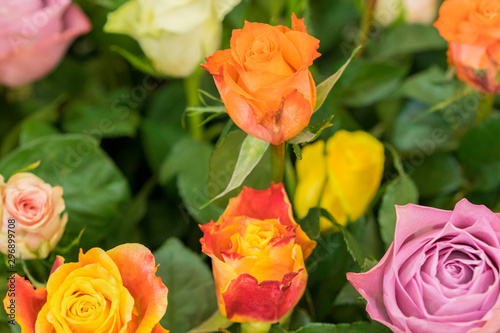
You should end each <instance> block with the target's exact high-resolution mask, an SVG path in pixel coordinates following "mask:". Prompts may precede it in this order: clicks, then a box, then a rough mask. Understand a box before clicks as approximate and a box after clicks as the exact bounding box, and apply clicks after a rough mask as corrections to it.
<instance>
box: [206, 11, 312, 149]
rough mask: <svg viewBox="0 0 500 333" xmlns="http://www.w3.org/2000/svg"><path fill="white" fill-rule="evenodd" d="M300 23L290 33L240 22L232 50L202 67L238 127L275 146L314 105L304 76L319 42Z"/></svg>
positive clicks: (281, 28)
mask: <svg viewBox="0 0 500 333" xmlns="http://www.w3.org/2000/svg"><path fill="white" fill-rule="evenodd" d="M303 21H304V20H303V19H300V20H299V19H297V18H296V17H295V14H294V15H292V29H290V28H288V27H285V26H281V25H280V26H276V27H273V26H270V25H267V24H262V23H251V22H245V26H244V27H243V29H241V30H234V31H233V34H232V37H231V48H230V49H227V50H222V51H217V52H215V53H214V55H212V56H210V57H208V58H207V63H206V64H205V65H203V66H202V67H203V68H205V69H206V70H207V71H209V72H210V74H212V75H213V77H214V81H215V84H216V86H217V89H218V90H219V93H220V96H221V99H222V101H223V102H224V104H225V106H226V111H227V113H228V114H229V116H230V117H231V119H232V120H233V121H234V122H235V124H236V125H238V127H240V128H241V129H242V130H244V131H245V132H247V133H248V134H250V135H253V136H255V137H256V138H259V139H261V140H264V141H267V142H270V143H271V144H273V145H278V144H280V143H283V142H285V141H286V140H288V139H291V138H293V137H294V136H296V135H297V134H299V133H300V131H302V130H303V129H304V128H305V127H306V126H307V125H308V124H309V120H310V118H311V115H312V112H313V110H314V107H315V105H316V86H315V84H314V81H313V79H312V76H311V73H310V72H309V66H311V65H312V63H313V60H314V59H316V58H317V57H319V56H320V54H319V53H318V52H317V51H316V50H317V49H318V47H319V41H318V40H317V39H316V38H314V37H312V36H310V35H309V34H308V33H307V30H306V27H305V25H304V22H303Z"/></svg>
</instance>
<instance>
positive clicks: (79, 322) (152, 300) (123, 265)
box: [3, 244, 168, 333]
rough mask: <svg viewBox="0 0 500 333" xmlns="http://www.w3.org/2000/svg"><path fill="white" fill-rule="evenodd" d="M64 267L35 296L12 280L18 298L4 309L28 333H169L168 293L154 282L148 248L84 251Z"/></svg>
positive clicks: (23, 284) (60, 264)
mask: <svg viewBox="0 0 500 333" xmlns="http://www.w3.org/2000/svg"><path fill="white" fill-rule="evenodd" d="M63 262H64V259H62V258H61V257H58V258H57V260H56V262H55V263H54V266H53V268H52V272H51V275H50V277H49V280H48V282H47V288H43V287H39V288H37V289H36V290H35V289H34V288H33V286H32V285H31V284H30V283H29V282H28V281H27V280H25V279H24V278H22V277H19V276H18V275H14V276H11V278H10V280H12V282H13V283H14V285H15V288H10V289H11V290H12V292H13V293H14V294H15V295H12V294H11V295H10V296H9V293H8V294H7V296H6V297H5V299H4V301H3V302H4V307H5V310H6V311H7V314H10V313H13V316H15V319H16V321H17V322H18V323H19V325H20V326H21V329H22V332H23V333H35V332H37V333H38V332H40V333H41V332H43V333H55V332H57V333H71V332H92V333H94V332H107V333H132V332H135V333H166V332H168V331H167V330H165V329H164V328H163V327H161V325H160V324H159V321H160V319H161V318H162V317H163V315H164V314H165V312H166V310H167V294H168V289H167V287H166V286H165V285H164V284H163V282H162V281H161V278H159V277H157V276H155V272H156V266H155V259H154V256H153V254H152V253H151V251H149V250H148V249H147V248H146V247H144V246H143V245H140V244H124V245H120V246H117V247H115V248H114V249H112V250H109V251H107V252H104V251H103V250H102V249H100V248H93V249H91V250H89V251H88V252H87V253H85V254H84V253H83V251H81V250H80V256H79V261H78V262H76V263H68V264H63ZM12 304H13V305H12ZM11 309H13V310H12V311H11Z"/></svg>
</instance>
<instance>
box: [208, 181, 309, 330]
mask: <svg viewBox="0 0 500 333" xmlns="http://www.w3.org/2000/svg"><path fill="white" fill-rule="evenodd" d="M200 228H201V230H202V231H203V233H204V236H203V238H202V239H201V240H200V242H201V244H202V251H203V252H204V253H206V254H207V255H209V256H210V257H211V258H212V266H213V272H214V278H215V288H216V293H217V300H218V303H219V310H220V312H221V313H222V314H223V315H224V316H227V318H228V319H229V320H231V321H233V322H261V323H274V322H277V321H278V320H279V319H280V318H281V317H283V316H284V315H285V314H286V313H287V312H288V311H290V310H291V309H292V308H293V307H294V306H295V305H296V304H297V302H298V301H299V299H300V297H301V296H302V294H303V292H304V290H305V287H306V283H307V272H306V270H305V267H304V260H305V259H307V257H309V255H310V254H311V252H312V251H313V249H314V248H315V246H316V242H314V241H311V240H310V239H309V237H307V235H306V234H305V233H304V232H303V231H302V229H301V228H300V226H299V225H298V224H297V223H295V221H294V219H293V214H292V207H291V205H290V201H289V200H288V197H287V195H286V192H285V189H284V187H283V184H271V187H270V188H268V189H266V190H263V191H259V190H254V189H251V188H248V187H244V188H243V190H242V191H241V193H240V194H239V195H238V196H237V197H236V198H233V199H231V200H230V201H229V205H228V206H227V208H226V211H225V212H224V213H223V214H222V216H221V217H220V219H219V220H218V221H217V222H214V221H212V222H210V223H208V224H205V225H200Z"/></svg>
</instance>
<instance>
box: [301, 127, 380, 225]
mask: <svg viewBox="0 0 500 333" xmlns="http://www.w3.org/2000/svg"><path fill="white" fill-rule="evenodd" d="M384 160H385V155H384V146H383V145H382V143H381V142H380V141H378V140H377V139H376V138H375V137H373V136H372V135H370V134H368V133H366V132H363V131H356V132H352V133H351V132H347V131H344V130H340V131H338V132H336V133H335V134H334V135H333V136H332V137H331V138H330V139H329V140H328V142H327V143H326V149H325V143H324V142H323V141H318V142H315V143H313V144H309V145H307V146H305V147H304V149H303V152H302V160H298V161H297V178H298V181H297V190H296V191H295V199H294V207H295V210H296V212H297V215H298V216H299V217H301V218H302V217H304V216H306V215H307V212H308V211H309V209H310V208H312V207H317V206H319V207H322V208H325V209H326V210H328V211H329V212H330V213H331V214H332V215H333V217H334V218H335V219H336V220H337V222H338V223H340V224H342V225H345V224H346V223H347V221H348V220H349V221H352V222H354V221H356V220H357V219H358V218H360V217H361V216H363V215H364V214H365V212H366V209H367V208H368V206H369V204H370V203H371V201H372V199H373V197H374V196H375V194H376V193H377V190H378V188H379V186H380V181H381V180H382V174H383V172H384ZM320 226H321V230H322V231H325V230H327V229H329V228H331V227H332V226H333V225H332V223H331V222H330V221H328V220H327V219H326V218H321V220H320Z"/></svg>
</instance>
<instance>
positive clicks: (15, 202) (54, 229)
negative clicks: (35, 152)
mask: <svg viewBox="0 0 500 333" xmlns="http://www.w3.org/2000/svg"><path fill="white" fill-rule="evenodd" d="M62 194H63V189H62V187H61V186H55V187H52V186H50V185H49V184H47V183H45V182H44V181H43V180H41V179H40V178H38V177H37V176H35V175H33V174H31V173H27V172H24V173H17V174H15V175H13V176H12V177H10V179H9V181H8V182H7V183H4V179H3V177H2V176H1V175H0V204H1V206H2V207H3V209H2V210H0V222H1V229H0V252H3V253H7V250H8V234H9V230H12V231H13V232H14V236H15V240H16V242H15V255H16V258H23V259H35V258H40V259H43V258H46V257H47V255H48V254H49V252H50V251H51V250H52V249H53V248H54V247H55V246H56V245H57V243H58V242H59V240H60V239H61V236H62V235H63V233H64V228H65V227H66V222H67V221H68V215H67V214H64V215H62V216H61V213H62V212H63V211H64V209H65V205H64V200H63V198H62ZM9 220H10V223H9ZM12 220H14V221H15V222H14V224H15V225H14V227H12ZM12 231H10V233H12Z"/></svg>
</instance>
